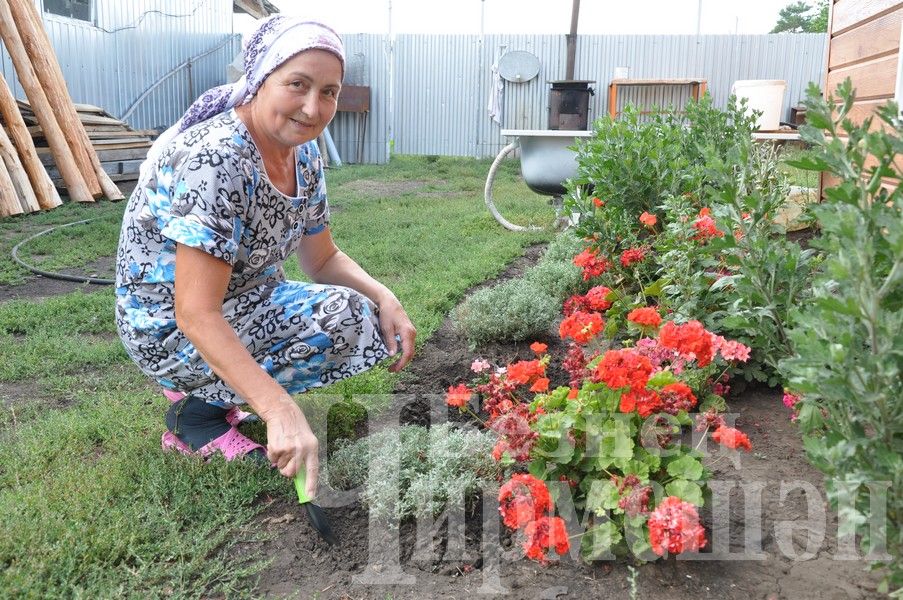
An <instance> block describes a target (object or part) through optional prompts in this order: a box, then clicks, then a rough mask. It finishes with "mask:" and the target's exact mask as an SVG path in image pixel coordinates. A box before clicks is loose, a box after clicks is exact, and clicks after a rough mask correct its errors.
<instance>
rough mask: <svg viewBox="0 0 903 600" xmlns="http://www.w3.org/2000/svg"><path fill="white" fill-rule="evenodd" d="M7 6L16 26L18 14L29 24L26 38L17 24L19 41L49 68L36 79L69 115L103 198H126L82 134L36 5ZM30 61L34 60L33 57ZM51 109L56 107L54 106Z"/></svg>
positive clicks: (13, 1)
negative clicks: (20, 37) (31, 45)
mask: <svg viewBox="0 0 903 600" xmlns="http://www.w3.org/2000/svg"><path fill="white" fill-rule="evenodd" d="M10 6H11V7H12V9H13V17H15V18H16V23H17V24H18V23H19V22H20V21H19V20H18V19H19V14H18V13H21V14H22V21H21V22H23V23H24V22H26V21H28V22H29V23H30V24H31V27H29V28H27V29H29V32H30V35H29V36H27V38H26V36H25V35H23V30H25V29H26V27H25V26H24V25H18V27H19V34H20V35H22V39H23V40H24V41H25V43H26V49H29V44H34V50H30V54H31V55H32V57H36V56H37V57H41V60H42V62H43V63H46V65H47V67H48V71H47V73H46V74H45V75H43V76H42V70H41V69H39V70H38V78H39V79H40V80H41V84H42V85H43V86H44V89H45V90H47V91H48V92H49V93H51V94H52V95H53V97H56V98H58V99H59V100H60V103H61V104H62V109H63V111H64V112H68V113H69V117H68V118H69V119H71V120H72V121H74V123H75V126H74V128H73V129H74V132H75V134H76V137H77V138H78V140H77V141H78V142H79V144H78V145H79V146H80V147H81V148H83V150H84V153H85V155H86V157H87V159H88V161H89V162H90V165H91V173H92V174H93V176H94V177H95V179H96V180H97V181H98V183H99V184H100V190H101V191H102V192H103V195H104V196H106V197H107V198H109V199H110V200H122V199H123V198H124V197H125V196H123V195H122V192H121V191H120V190H119V188H118V187H117V186H116V184H115V183H113V180H112V179H110V176H109V175H107V172H106V171H104V170H103V166H102V165H101V164H100V159H99V158H98V157H97V153H96V152H95V151H94V146H93V145H92V144H91V140H90V139H89V138H88V133H87V132H86V131H85V127H84V125H82V122H81V119H79V118H78V112H77V111H76V110H75V105H74V104H73V103H72V98H71V96H70V95H69V89H68V88H67V87H66V78H65V77H63V71H62V69H61V68H60V63H59V61H57V60H56V53H55V52H54V50H53V46H52V45H51V43H50V38H49V37H48V36H47V32H46V31H45V30H44V24H43V22H42V21H41V15H40V14H39V13H38V9H37V6H35V4H34V2H31V1H30V0H10ZM32 60H35V59H34V58H33V59H32ZM51 103H52V102H51ZM54 108H56V107H55V106H54ZM58 114H59V113H58ZM87 175H88V173H85V178H86V180H87ZM89 187H90V184H89Z"/></svg>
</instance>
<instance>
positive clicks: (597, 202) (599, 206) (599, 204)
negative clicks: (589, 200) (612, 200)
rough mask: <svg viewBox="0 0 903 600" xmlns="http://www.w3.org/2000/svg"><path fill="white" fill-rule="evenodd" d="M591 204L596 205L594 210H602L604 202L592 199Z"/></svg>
mask: <svg viewBox="0 0 903 600" xmlns="http://www.w3.org/2000/svg"><path fill="white" fill-rule="evenodd" d="M593 204H595V205H596V208H602V207H603V206H605V202H603V201H602V200H600V199H598V198H593Z"/></svg>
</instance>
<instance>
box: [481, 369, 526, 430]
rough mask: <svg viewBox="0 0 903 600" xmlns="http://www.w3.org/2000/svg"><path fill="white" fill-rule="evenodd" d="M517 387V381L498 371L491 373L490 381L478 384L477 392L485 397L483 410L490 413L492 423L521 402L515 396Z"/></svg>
mask: <svg viewBox="0 0 903 600" xmlns="http://www.w3.org/2000/svg"><path fill="white" fill-rule="evenodd" d="M516 388H517V384H516V383H514V382H513V381H508V379H507V378H505V377H500V376H499V375H498V374H497V373H493V374H492V375H490V376H489V381H488V382H486V383H484V384H481V385H478V386H477V393H478V394H480V395H481V396H482V397H483V410H484V411H486V412H487V413H488V414H489V422H490V423H491V422H492V421H493V420H494V419H497V418H498V417H500V416H501V415H504V414H506V413H508V412H510V411H511V410H512V409H514V407H515V405H517V404H519V402H518V400H517V398H515V397H514V391H515V389H516Z"/></svg>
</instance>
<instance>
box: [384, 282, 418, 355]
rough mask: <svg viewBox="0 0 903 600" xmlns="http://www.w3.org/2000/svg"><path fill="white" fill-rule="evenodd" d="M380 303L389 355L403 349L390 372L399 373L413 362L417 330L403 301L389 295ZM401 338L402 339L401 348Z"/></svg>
mask: <svg viewBox="0 0 903 600" xmlns="http://www.w3.org/2000/svg"><path fill="white" fill-rule="evenodd" d="M378 305H379V327H380V330H381V331H382V334H383V339H384V340H385V341H386V347H387V348H388V349H389V356H395V355H397V354H398V352H399V351H401V358H399V359H398V360H396V361H395V362H394V363H392V366H390V367H389V371H390V372H392V373H397V372H399V371H401V370H402V369H403V368H404V367H405V365H407V364H408V363H409V362H411V358H413V356H414V340H415V338H416V337H417V330H416V329H414V324H413V323H411V319H410V318H408V313H406V312H405V311H404V308H402V306H401V302H399V301H398V298H396V297H395V296H388V297H387V298H386V299H384V300H382V301H380V302H379V303H378ZM396 338H398V339H396ZM399 339H400V340H401V343H400V345H401V347H400V348H399Z"/></svg>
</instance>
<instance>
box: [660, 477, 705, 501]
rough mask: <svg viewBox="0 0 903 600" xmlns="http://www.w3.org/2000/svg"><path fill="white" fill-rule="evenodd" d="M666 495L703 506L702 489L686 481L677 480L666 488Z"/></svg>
mask: <svg viewBox="0 0 903 600" xmlns="http://www.w3.org/2000/svg"><path fill="white" fill-rule="evenodd" d="M665 493H666V494H668V495H669V496H677V497H678V498H680V499H681V500H683V501H685V502H689V503H691V504H695V505H696V506H702V504H703V500H702V488H701V487H699V485H698V484H696V483H693V482H692V481H687V480H686V479H675V480H674V481H672V482H671V483H669V484H668V485H666V486H665Z"/></svg>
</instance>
